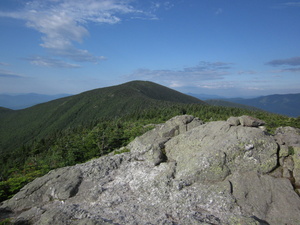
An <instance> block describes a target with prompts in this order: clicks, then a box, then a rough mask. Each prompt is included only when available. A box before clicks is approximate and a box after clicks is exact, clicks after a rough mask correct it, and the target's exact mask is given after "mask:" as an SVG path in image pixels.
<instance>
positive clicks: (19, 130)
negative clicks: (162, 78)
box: [0, 81, 206, 150]
mask: <svg viewBox="0 0 300 225" xmlns="http://www.w3.org/2000/svg"><path fill="white" fill-rule="evenodd" d="M174 103H198V104H206V103H205V102H203V101H201V100H199V99H197V98H194V97H191V96H188V95H185V94H182V93H180V92H177V91H175V90H172V89H169V88H167V87H164V86H161V85H158V84H155V83H152V82H146V81H133V82H128V83H125V84H121V85H117V86H113V87H107V88H100V89H95V90H92V91H87V92H84V93H81V94H78V95H73V96H69V97H65V98H60V99H57V100H53V101H50V102H47V103H43V104H39V105H35V106H33V107H30V108H26V109H23V110H17V111H14V110H11V111H9V112H8V113H2V116H1V117H0V142H1V141H2V148H3V149H10V148H13V147H16V146H17V144H19V143H28V142H29V141H30V140H32V139H33V138H35V139H39V138H43V137H45V136H47V134H49V133H53V132H56V131H58V130H62V129H66V128H68V127H76V126H78V125H81V124H86V123H90V122H93V121H95V120H98V119H99V118H105V117H107V118H115V117H118V116H122V115H126V114H130V113H133V112H138V111H142V110H144V109H147V108H150V107H154V106H155V107H160V106H161V107H163V106H166V105H172V104H174ZM14 145H16V146H14ZM0 147H1V146H0ZM0 150H1V149H0Z"/></svg>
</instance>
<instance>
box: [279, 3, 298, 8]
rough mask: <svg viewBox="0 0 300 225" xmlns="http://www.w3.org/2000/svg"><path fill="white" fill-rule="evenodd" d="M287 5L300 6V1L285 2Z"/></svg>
mask: <svg viewBox="0 0 300 225" xmlns="http://www.w3.org/2000/svg"><path fill="white" fill-rule="evenodd" d="M283 5H285V6H292V7H300V2H286V3H283Z"/></svg>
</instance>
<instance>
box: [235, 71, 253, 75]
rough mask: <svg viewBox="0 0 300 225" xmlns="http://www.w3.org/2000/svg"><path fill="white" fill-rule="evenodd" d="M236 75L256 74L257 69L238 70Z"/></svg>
mask: <svg viewBox="0 0 300 225" xmlns="http://www.w3.org/2000/svg"><path fill="white" fill-rule="evenodd" d="M237 74H238V75H245V74H249V75H253V74H258V72H257V71H254V70H240V71H238V72H237Z"/></svg>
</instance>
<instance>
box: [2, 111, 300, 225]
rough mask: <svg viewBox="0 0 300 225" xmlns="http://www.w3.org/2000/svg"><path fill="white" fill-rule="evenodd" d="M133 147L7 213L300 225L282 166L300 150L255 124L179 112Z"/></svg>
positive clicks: (27, 191)
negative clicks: (281, 146) (283, 146)
mask: <svg viewBox="0 0 300 225" xmlns="http://www.w3.org/2000/svg"><path fill="white" fill-rule="evenodd" d="M126 148H128V149H130V150H131V152H126V153H122V154H118V155H113V154H111V155H108V156H104V157H101V158H99V159H94V160H91V161H89V162H87V163H84V164H79V165H75V166H73V167H66V168H62V169H58V170H55V171H52V172H50V173H49V174H47V175H45V176H44V177H41V178H38V179H36V180H35V181H33V182H32V183H30V184H28V185H26V186H25V187H24V188H23V189H22V190H21V191H20V192H19V193H18V194H17V195H15V196H14V197H13V198H12V199H10V200H8V201H5V202H3V203H2V204H1V206H0V215H1V216H2V217H3V218H4V217H5V215H6V216H9V217H11V218H12V219H13V221H15V222H21V223H23V224H25V223H27V222H28V223H29V222H30V223H32V224H76V225H77V224H78V225H79V224H165V225H168V224H170V225H171V224H220V225H223V224H225V225H226V224H245V225H246V224H247V225H250V224H253V225H254V224H275V225H277V224H290V225H292V224H299V223H300V198H299V196H298V195H297V193H296V192H295V191H294V187H293V186H292V185H294V184H293V183H291V181H290V180H291V179H286V178H282V174H283V168H287V169H288V170H289V169H292V170H293V173H295V171H296V169H297V168H298V164H297V163H298V161H297V160H298V158H294V155H295V154H299V152H300V149H298V148H296V147H295V149H294V155H293V156H291V155H290V154H288V155H286V154H281V156H280V154H279V152H278V145H277V143H276V142H275V139H274V138H273V137H272V136H269V135H268V134H266V133H264V132H263V131H262V130H260V129H257V128H256V127H247V126H238V125H232V124H231V123H229V122H228V121H227V122H225V121H218V122H210V123H207V124H203V122H201V121H200V120H199V119H197V118H194V117H192V116H178V117H175V118H173V119H171V120H169V121H167V122H166V123H165V124H163V125H160V126H158V127H156V128H155V129H153V130H151V131H149V132H147V133H146V134H144V135H142V136H141V137H138V138H136V139H135V140H134V141H133V142H132V143H130V144H129V145H128V146H126ZM299 156H300V155H299ZM279 157H281V158H282V159H283V160H282V166H280V165H278V161H279ZM287 157H292V159H293V162H294V165H293V167H292V164H291V162H290V163H287V162H288V161H289V160H291V159H290V158H287ZM284 159H285V160H284ZM286 160H287V161H286ZM275 173H276V174H277V175H276V176H274V174H275ZM271 175H272V176H271ZM293 176H295V175H293ZM3 215H4V216H3Z"/></svg>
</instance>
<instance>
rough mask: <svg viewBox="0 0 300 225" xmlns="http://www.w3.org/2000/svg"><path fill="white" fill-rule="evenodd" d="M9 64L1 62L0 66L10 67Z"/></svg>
mask: <svg viewBox="0 0 300 225" xmlns="http://www.w3.org/2000/svg"><path fill="white" fill-rule="evenodd" d="M9 65H10V64H9V63H5V62H0V66H9Z"/></svg>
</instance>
